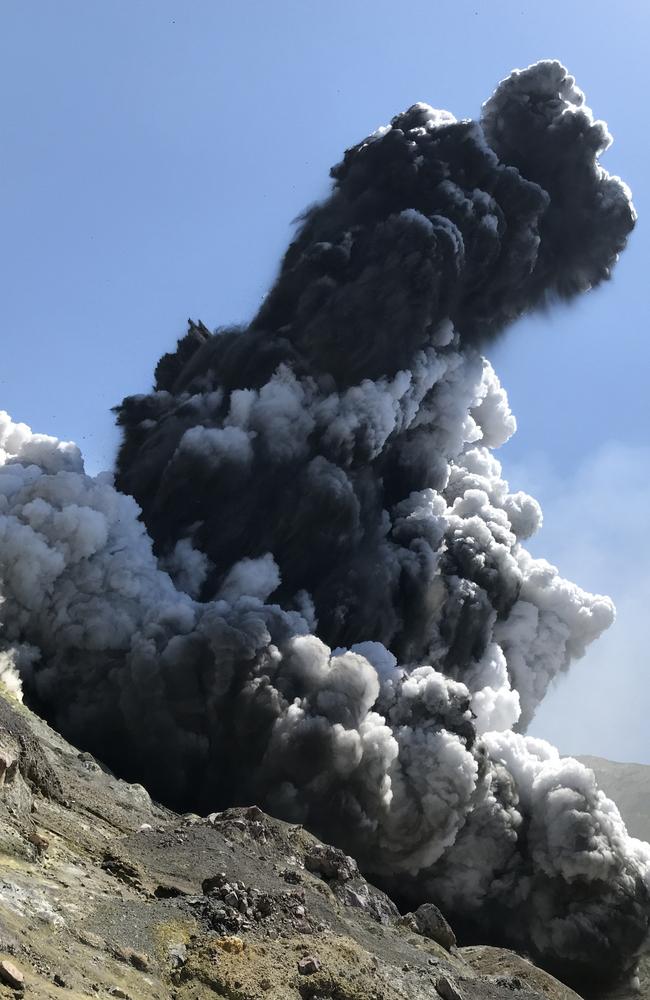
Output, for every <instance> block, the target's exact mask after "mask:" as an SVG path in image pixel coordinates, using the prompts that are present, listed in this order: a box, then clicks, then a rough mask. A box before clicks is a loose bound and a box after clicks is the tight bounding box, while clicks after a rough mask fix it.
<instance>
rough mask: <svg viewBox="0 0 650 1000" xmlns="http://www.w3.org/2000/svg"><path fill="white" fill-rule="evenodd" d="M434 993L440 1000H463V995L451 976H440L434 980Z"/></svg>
mask: <svg viewBox="0 0 650 1000" xmlns="http://www.w3.org/2000/svg"><path fill="white" fill-rule="evenodd" d="M436 992H437V993H438V996H441V997H442V1000H464V997H463V994H462V993H461V991H460V990H459V989H458V986H457V984H456V983H455V982H454V980H453V979H452V978H451V976H440V977H439V978H438V979H436Z"/></svg>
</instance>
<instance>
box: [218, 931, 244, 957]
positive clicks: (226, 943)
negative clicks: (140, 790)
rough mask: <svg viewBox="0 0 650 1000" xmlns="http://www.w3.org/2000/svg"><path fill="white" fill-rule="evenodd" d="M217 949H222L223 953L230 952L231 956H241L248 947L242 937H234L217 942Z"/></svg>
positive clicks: (220, 939) (223, 938)
mask: <svg viewBox="0 0 650 1000" xmlns="http://www.w3.org/2000/svg"><path fill="white" fill-rule="evenodd" d="M217 947H218V948H221V950H222V951H227V952H229V954H231V955H239V954H241V952H242V951H243V950H244V948H245V947H246V945H245V944H244V942H243V941H242V939H241V938H240V937H235V936H234V935H232V936H228V937H222V938H219V939H218V940H217Z"/></svg>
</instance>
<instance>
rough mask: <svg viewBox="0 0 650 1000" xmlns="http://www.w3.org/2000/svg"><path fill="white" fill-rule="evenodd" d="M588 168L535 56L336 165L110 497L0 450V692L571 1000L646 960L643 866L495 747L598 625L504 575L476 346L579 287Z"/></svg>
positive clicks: (572, 107) (175, 792)
mask: <svg viewBox="0 0 650 1000" xmlns="http://www.w3.org/2000/svg"><path fill="white" fill-rule="evenodd" d="M608 143H609V136H608V133H607V130H606V128H605V126H604V124H603V123H602V122H599V121H595V120H594V119H593V117H592V115H591V112H590V110H589V109H588V108H587V107H586V106H585V104H584V98H583V95H582V93H581V92H580V90H578V89H577V87H576V86H575V83H574V80H573V78H572V77H570V76H569V75H568V74H567V72H566V70H565V69H564V68H563V67H562V66H561V65H560V64H559V63H557V62H542V63H538V64H536V65H535V66H532V67H530V68H529V69H527V70H524V71H516V72H514V73H513V74H512V75H511V76H510V77H508V78H507V79H506V80H504V81H503V82H502V83H501V84H500V85H499V87H498V88H497V90H496V92H495V93H494V95H493V96H492V97H491V98H490V99H489V100H488V101H487V103H486V104H485V106H484V109H483V115H482V117H481V119H480V121H476V122H475V121H460V122H457V121H455V120H454V118H453V117H452V116H451V115H450V114H448V113H447V112H442V111H436V110H434V109H433V108H431V107H429V106H428V105H426V104H416V105H414V106H413V107H411V108H410V109H409V110H408V111H406V112H404V113H403V114H401V115H398V116H397V117H396V118H394V119H393V120H392V122H391V124H390V126H387V127H384V128H380V129H378V130H377V131H376V132H374V133H373V134H372V135H370V136H369V137H368V138H366V139H364V140H363V141H362V142H360V143H359V144H358V145H356V146H354V147H353V148H352V149H349V150H348V151H347V152H346V154H345V156H344V158H343V160H342V161H341V162H340V163H339V164H338V165H337V166H335V167H334V168H333V170H332V177H333V179H334V184H333V188H332V192H331V194H330V196H329V197H328V198H327V200H326V201H324V202H323V203H322V204H318V205H316V206H315V207H313V208H311V209H310V210H309V211H307V212H306V213H305V215H304V217H303V218H302V220H301V222H300V226H299V229H298V232H297V235H296V238H295V240H294V242H293V243H292V244H291V246H290V247H289V249H288V251H287V254H286V256H285V258H284V261H283V263H282V266H281V269H280V273H279V277H278V279H277V281H276V283H275V285H274V287H273V288H272V289H271V291H270V293H269V295H268V296H267V298H266V300H265V301H264V303H263V306H262V308H261V309H260V311H259V313H258V315H257V316H256V317H255V318H254V319H253V321H252V322H251V323H250V325H249V326H247V327H245V328H236V329H222V330H218V331H217V332H216V333H215V334H211V333H210V332H209V331H207V330H206V329H205V328H204V327H202V326H200V325H199V326H197V325H195V324H191V325H190V329H189V332H188V333H187V335H186V336H185V337H184V338H183V339H181V340H180V341H179V343H178V348H177V350H176V352H174V353H172V354H166V355H165V356H164V357H163V358H162V359H161V361H160V362H159V364H158V367H157V369H156V384H155V389H154V391H152V392H151V393H149V394H148V395H141V396H133V397H129V398H127V399H125V400H124V402H123V403H122V404H121V405H120V406H119V407H117V413H118V420H119V423H120V425H121V426H122V428H123V429H124V439H123V444H122V448H121V451H120V454H119V460H118V468H117V478H116V483H115V485H114V483H113V479H112V477H111V476H110V475H109V474H103V475H100V476H98V477H96V478H90V477H88V476H86V475H85V474H84V470H83V463H82V460H81V456H80V454H79V452H78V450H77V448H76V447H75V446H74V445H71V444H65V443H61V442H58V441H56V440H55V439H53V438H49V437H46V436H44V435H38V434H32V433H31V432H30V430H29V428H27V427H25V425H20V424H13V423H12V422H11V421H10V420H9V418H8V417H7V418H6V419H5V421H4V423H0V448H3V449H4V464H3V465H2V467H1V468H0V578H1V582H2V594H3V604H2V627H3V637H4V644H5V645H4V652H3V653H2V654H0V677H4V679H5V681H6V682H9V683H12V684H13V685H14V687H17V686H18V684H19V678H20V682H21V683H22V684H23V685H24V686H25V689H26V692H27V694H28V696H29V697H30V699H31V700H32V703H33V704H35V705H37V706H38V707H40V708H41V709H42V710H43V711H44V712H45V713H46V714H47V716H48V718H49V719H50V720H51V721H53V722H54V723H55V724H56V725H57V726H58V727H60V729H61V730H62V731H63V732H64V733H65V734H66V735H68V736H69V737H70V738H72V739H74V740H76V741H77V742H78V743H79V744H80V745H82V746H84V747H87V748H90V749H92V750H93V752H95V753H96V754H97V755H98V756H100V757H101V758H103V759H104V760H106V761H107V762H108V763H109V764H111V766H113V767H114V768H115V769H117V770H118V771H119V772H120V773H121V774H122V775H124V776H127V777H130V778H132V779H137V780H139V781H142V782H144V783H145V784H146V785H147V787H148V788H149V789H150V791H151V792H152V793H153V794H155V795H156V796H158V797H159V798H160V799H162V800H164V801H165V802H167V803H169V804H172V805H174V806H177V807H180V808H193V809H199V808H200V809H206V810H209V809H217V808H221V807H224V806H226V805H233V804H238V803H250V802H253V801H254V802H258V803H259V804H260V805H263V806H265V807H266V808H267V809H269V810H270V811H272V812H274V813H275V814H277V815H280V816H283V817H285V818H288V819H291V820H296V821H300V822H303V823H305V824H306V825H308V826H309V827H310V828H311V829H313V830H314V831H315V832H317V833H318V834H319V835H321V836H322V837H324V838H327V839H328V840H330V841H332V842H334V843H336V844H338V845H340V846H341V847H343V848H345V849H346V850H348V851H350V852H351V853H353V854H355V856H356V857H357V858H358V859H359V861H360V863H361V865H362V867H363V868H364V870H365V872H366V873H368V874H369V875H372V876H374V877H375V878H376V879H378V880H379V881H380V882H381V884H383V885H384V886H386V887H388V888H391V887H398V888H399V892H400V894H401V897H402V898H406V899H407V900H413V901H422V900H425V899H432V900H434V901H435V902H437V903H439V905H440V906H441V907H442V908H443V909H444V910H445V911H446V912H447V913H448V914H450V916H451V917H452V919H455V920H456V921H457V923H458V925H459V926H461V927H462V928H463V929H464V932H465V934H466V935H468V936H469V937H475V938H478V939H480V938H483V939H484V940H485V939H486V938H488V939H490V940H498V941H500V942H503V943H507V944H510V945H514V946H517V947H522V948H524V949H526V950H528V951H529V952H530V953H532V954H533V956H534V957H535V958H536V959H537V960H539V961H540V962H541V963H543V964H544V965H546V966H547V967H548V968H550V969H552V970H554V971H556V972H558V973H559V974H560V975H562V976H564V977H566V978H568V979H572V980H573V981H585V980H586V978H587V977H588V976H589V975H591V976H592V977H594V978H595V979H596V980H597V981H598V982H599V983H600V984H602V983H603V982H604V981H605V980H606V979H607V977H611V978H615V977H616V976H617V975H620V974H623V973H626V972H629V971H630V970H631V969H632V968H633V966H634V964H635V961H636V957H637V955H638V953H639V951H640V950H641V949H642V947H643V946H644V942H645V939H646V936H647V931H648V912H649V911H648V886H649V882H650V874H649V873H650V849H648V847H647V846H646V845H644V844H641V843H640V842H638V841H635V840H633V839H631V838H630V837H628V835H627V833H626V830H625V827H624V825H623V823H622V821H621V818H620V815H619V813H618V810H617V809H616V807H615V805H614V804H613V803H612V802H610V801H609V800H608V799H606V798H605V796H604V795H603V794H602V793H601V792H600V791H599V790H598V789H597V788H596V786H595V783H594V777H593V775H592V773H591V772H590V771H588V770H586V769H585V768H584V767H583V766H582V765H580V764H578V763H577V762H576V761H573V760H566V759H560V757H559V754H558V753H557V751H555V750H554V749H553V748H552V747H550V746H549V745H548V744H546V743H544V742H543V741H540V740H536V739H531V738H527V737H526V736H525V735H523V733H524V732H525V729H526V725H527V723H528V722H529V720H530V719H531V717H532V715H533V714H534V712H535V709H536V707H537V705H538V704H539V702H540V700H541V699H542V698H543V697H544V694H545V692H546V690H547V688H548V686H549V684H550V683H551V681H552V680H553V678H554V677H556V676H557V675H558V674H559V673H560V672H562V671H564V670H566V669H567V667H568V665H569V663H570V661H571V660H572V659H574V658H576V657H579V656H581V655H582V653H583V652H584V650H585V647H586V645H587V644H588V643H589V642H590V641H592V640H593V639H594V638H596V637H597V636H598V635H599V634H600V633H601V632H602V630H603V629H604V628H606V627H607V626H608V625H609V624H610V623H611V621H612V619H613V613H614V612H613V606H612V604H611V602H610V601H609V599H608V598H606V597H601V596H595V595H592V594H588V593H585V592H584V591H583V590H581V589H580V588H579V587H577V586H576V585H574V584H572V583H569V582H568V581H566V580H563V579H562V578H561V577H560V576H559V574H558V572H557V570H556V569H555V568H554V567H553V566H551V565H550V564H548V563H547V562H545V561H544V560H539V559H534V558H533V557H532V556H531V555H530V554H529V553H528V552H527V551H526V549H525V548H524V547H523V545H522V541H523V540H524V539H526V538H527V537H528V536H530V535H531V534H532V533H533V532H534V531H535V530H536V529H537V527H538V526H539V524H540V522H541V512H540V509H539V506H538V504H537V503H536V501H535V500H533V499H532V498H531V497H529V496H527V495H526V494H524V493H512V492H511V491H510V489H509V486H508V483H507V482H506V481H505V480H504V479H503V478H502V475H501V467H500V465H499V462H498V461H497V460H496V458H495V457H494V455H493V449H495V448H497V447H498V446H499V445H501V444H503V442H505V441H506V440H507V439H508V437H509V436H510V435H511V434H512V433H513V432H514V430H515V421H514V418H513V416H512V414H511V413H510V410H509V408H508V401H507V397H506V394H505V392H504V390H503V389H502V388H501V386H500V384H499V380H498V378H497V376H496V374H495V372H494V370H493V369H492V367H491V365H490V363H489V362H488V361H487V360H486V359H485V357H484V356H483V353H482V352H483V351H484V349H485V348H486V347H487V346H489V344H490V342H491V341H492V340H493V339H494V338H495V337H496V336H498V335H499V334H500V333H501V332H502V331H503V330H504V328H505V327H506V326H507V325H508V324H509V323H510V322H512V321H513V320H515V319H516V318H517V317H519V316H520V315H521V314H522V313H524V312H526V311H529V310H531V309H533V308H535V307H540V306H544V305H545V304H546V303H548V302H551V301H555V300H557V299H569V298H571V297H572V296H574V295H576V294H577V293H579V292H582V291H586V290H588V289H590V288H592V287H593V286H595V285H597V284H598V283H599V282H601V281H602V280H604V279H606V278H608V277H609V275H610V271H611V268H612V266H613V264H614V263H615V261H616V259H617V256H618V254H619V252H620V251H621V250H622V249H623V247H624V246H625V242H626V238H627V236H628V234H629V232H630V231H631V229H632V226H633V224H634V218H635V216H634V210H633V208H632V205H631V202H630V197H629V192H628V191H627V189H626V188H625V186H624V185H623V184H622V182H621V181H620V180H619V179H618V178H615V177H610V176H609V175H608V174H607V173H606V172H605V171H604V170H603V168H602V167H601V166H600V164H599V162H598V156H599V154H600V153H601V152H603V151H604V150H605V149H606V147H607V145H608ZM2 454H3V453H2V452H0V455H2ZM133 498H135V499H133ZM140 512H141V514H140Z"/></svg>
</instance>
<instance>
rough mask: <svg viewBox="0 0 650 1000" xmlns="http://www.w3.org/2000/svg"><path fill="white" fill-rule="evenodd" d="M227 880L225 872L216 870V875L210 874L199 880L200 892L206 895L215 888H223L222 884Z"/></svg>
mask: <svg viewBox="0 0 650 1000" xmlns="http://www.w3.org/2000/svg"><path fill="white" fill-rule="evenodd" d="M227 881H228V878H227V876H226V873H225V872H217V874H216V875H212V876H211V878H204V879H203V881H202V882H201V892H202V893H203V895H204V896H208V895H209V894H210V893H211V892H214V891H215V889H223V887H224V885H225V884H226V882H227Z"/></svg>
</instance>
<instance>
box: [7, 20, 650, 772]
mask: <svg viewBox="0 0 650 1000" xmlns="http://www.w3.org/2000/svg"><path fill="white" fill-rule="evenodd" d="M549 57H551V58H559V59H560V60H562V62H564V63H565V65H567V66H568V67H569V69H570V70H571V72H572V73H573V74H574V75H575V76H576V78H577V81H578V84H579V85H580V86H581V87H582V88H583V89H584V90H585V91H586V94H587V98H588V102H589V104H590V105H591V106H592V107H593V109H594V111H595V113H596V115H597V116H598V117H602V118H605V120H606V121H607V122H608V124H609V126H610V130H611V131H612V133H613V135H614V138H615V143H614V146H613V147H612V148H611V149H610V150H609V151H608V153H607V154H606V156H605V158H604V165H605V166H606V167H607V168H608V169H609V170H610V171H611V172H613V173H618V174H620V175H621V176H622V177H623V178H624V179H625V180H626V181H627V183H628V184H630V186H631V187H632V190H633V192H634V200H635V204H636V206H637V210H638V212H639V215H640V221H639V224H638V227H637V230H636V232H635V234H634V235H633V238H632V241H631V244H630V246H629V248H628V250H627V251H626V253H625V255H624V257H623V259H622V261H621V263H620V266H619V268H618V270H617V272H616V275H615V278H614V280H613V281H612V282H611V283H610V284H608V286H607V287H606V288H603V289H601V290H598V291H597V292H594V293H593V294H591V295H589V296H587V297H585V298H584V299H583V300H582V301H580V302H579V303H578V304H576V305H573V306H572V307H571V308H570V309H558V310H556V311H552V312H550V313H549V314H547V315H545V316H541V317H536V318H534V319H531V320H528V321H525V322H522V323H520V324H519V325H518V327H516V328H515V329H513V330H511V332H510V333H509V335H508V336H507V337H506V338H505V339H504V340H503V341H502V342H501V343H500V344H499V345H498V347H497V348H495V349H494V350H493V351H492V354H491V360H492V361H493V363H494V365H495V367H496V369H497V371H498V373H499V375H500V377H501V379H502V381H503V382H504V384H505V385H506V388H507V389H508V393H509V396H510V400H511V404H512V407H513V410H514V412H515V414H516V415H517V418H518V423H519V431H518V433H517V435H516V436H515V438H514V439H513V441H512V442H511V443H509V444H508V445H507V446H506V447H505V448H504V449H503V450H502V455H501V458H502V460H503V463H504V467H505V472H506V475H507V476H508V478H509V479H510V481H511V484H512V486H513V488H517V489H526V490H527V491H529V492H532V493H533V494H534V495H536V496H537V497H538V499H540V501H541V502H542V504H543V507H544V510H545V514H546V520H545V526H544V528H543V530H542V532H541V533H540V535H539V536H537V538H536V539H535V540H533V543H532V545H531V548H532V549H533V551H534V552H535V554H536V555H544V556H545V557H547V558H549V559H551V561H553V562H555V563H556V564H557V565H559V567H560V569H561V570H562V571H563V572H564V573H565V574H566V575H567V576H569V577H570V578H571V579H574V580H576V581H577V582H579V583H580V584H582V585H583V586H585V587H587V588H589V589H595V590H598V591H600V592H606V593H610V594H611V595H612V596H613V597H614V599H615V600H616V602H617V605H618V607H619V618H618V621H617V623H616V625H615V626H614V627H613V628H612V629H611V630H610V632H609V633H608V635H607V636H606V637H605V638H604V639H602V640H601V641H600V642H599V643H598V644H597V645H596V646H595V647H593V650H592V651H590V653H589V654H588V656H587V657H586V658H585V660H584V661H582V662H581V663H580V664H577V665H576V666H574V668H573V672H572V675H571V676H570V677H569V679H568V680H566V681H563V682H562V683H560V684H559V685H558V688H557V691H555V692H554V694H553V695H552V696H551V697H550V698H549V699H548V702H547V704H545V706H544V707H543V708H542V710H541V711H540V713H539V716H538V718H537V719H536V721H535V723H534V725H533V728H532V732H534V733H535V735H540V736H547V737H548V738H550V739H552V740H553V741H554V742H556V743H557V744H558V745H559V746H560V749H561V750H563V751H566V752H572V753H581V752H582V753H593V754H601V755H604V756H609V757H611V758H614V759H627V760H638V761H642V762H646V763H650V740H648V737H647V735H646V734H647V727H648V716H649V715H650V654H649V653H648V648H649V643H648V638H647V634H646V633H647V631H648V627H649V626H648V623H649V622H650V530H649V528H648V520H649V514H650V419H649V417H648V372H649V364H648V362H649V358H650V349H649V348H648V343H647V331H648V327H649V324H648V318H649V312H650V296H649V294H648V283H649V279H648V269H649V268H648V264H649V262H650V253H649V250H650V247H649V237H648V232H649V229H648V224H647V222H646V220H650V177H649V174H648V160H649V153H650V150H649V148H648V146H649V143H648V135H649V128H648V115H647V110H646V109H647V93H648V71H649V65H650V5H649V4H647V3H646V2H645V0H620V2H619V3H618V4H616V5H612V4H611V2H605V0H569V2H568V3H567V2H557V0H546V2H545V3H544V4H540V3H532V2H529V0H520V2H515V0H473V2H471V3H470V2H465V0H402V2H400V3H396V2H395V0H327V2H325V0H272V2H270V0H111V2H103V3H102V2H99V0H94V2H93V0H56V2H47V0H40V2H36V0H3V3H2V4H1V5H0V283H1V286H2V296H1V299H0V302H1V306H0V309H1V313H0V315H1V319H2V345H3V352H2V360H3V364H2V369H1V371H0V408H4V409H7V410H9V412H10V413H11V414H12V416H13V417H14V419H18V420H24V421H26V422H27V423H29V424H31V425H32V426H33V427H34V429H35V430H40V431H44V432H47V433H51V434H56V435H57V436H59V437H63V438H68V439H69V438H71V439H74V440H76V441H77V442H78V443H79V444H80V445H81V447H82V449H83V450H84V452H85V455H86V458H87V467H88V469H89V471H91V472H95V471H99V470H100V469H102V468H107V467H110V466H111V465H112V462H113V456H114V452H115V447H116V443H117V434H116V432H115V431H114V429H113V426H112V417H111V414H110V406H112V405H113V404H114V403H116V402H118V401H119V400H120V399H121V398H122V396H124V395H126V394H129V393H134V392H139V391H144V390H146V389H147V388H148V387H149V386H150V383H151V378H152V372H153V367H154V364H155V362H156V360H157V358H158V357H159V355H160V354H161V353H162V352H163V351H164V350H168V349H169V348H170V347H172V346H173V344H174V342H175V340H176V338H177V337H178V336H179V335H181V334H182V333H183V332H184V329H185V322H186V318H187V317H188V316H192V317H193V318H197V319H198V318H201V319H203V321H204V322H205V323H206V324H207V325H208V326H211V327H214V326H217V325H222V324H226V323H230V322H233V321H239V320H246V319H248V318H249V317H250V316H251V315H252V313H253V312H254V311H255V310H256V308H257V306H258V304H259V302H260V299H261V297H262V296H263V294H264V292H265V291H266V289H267V288H268V285H269V282H270V281H271V279H272V277H273V274H274V271H275V268H276V266H277V263H278V260H279V256H280V254H281V253H282V251H283V249H284V248H285V246H286V244H287V241H288V239H289V236H290V233H291V226H290V223H291V220H292V219H293V218H295V216H296V215H297V214H298V213H299V212H300V211H301V209H302V208H304V206H305V205H306V204H308V203H310V202H312V201H314V200H316V199H318V198H319V197H321V196H322V195H324V194H325V192H326V190H327V185H328V169H329V167H330V165H331V164H332V163H334V162H336V161H337V159H338V158H339V156H340V153H341V151H342V150H343V149H344V148H345V147H346V146H348V145H351V144H352V143H354V142H355V141H357V140H358V139H360V138H362V137H363V136H364V135H366V134H367V133H368V132H370V131H372V130H373V129H374V128H375V127H376V126H377V125H379V124H381V123H383V122H386V121H388V119H389V118H390V117H391V116H392V115H393V114H395V113H397V112H399V111H401V110H403V109H404V108H406V107H407V106H408V105H410V104H412V103H414V102H415V101H418V100H421V101H426V102H428V103H430V104H433V105H435V106H438V107H444V108H447V109H448V110H450V111H452V112H453V113H454V114H455V115H456V116H457V117H474V116H476V115H477V114H478V112H479V109H480V105H481V103H482V101H483V100H485V99H486V98H487V97H488V96H489V95H490V93H491V91H492V89H493V87H494V85H495V84H496V83H497V82H498V80H499V79H501V78H502V77H503V76H505V75H506V74H507V73H508V72H509V71H510V69H512V68H513V67H515V66H526V65H528V64H529V63H531V62H533V61H535V60H537V59H540V58H549Z"/></svg>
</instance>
